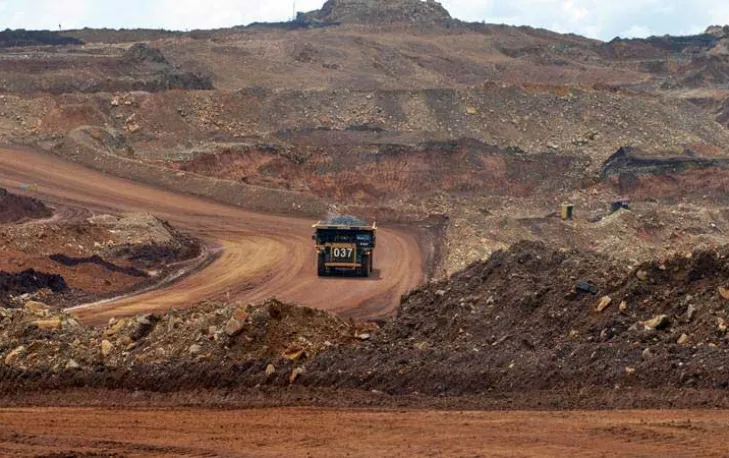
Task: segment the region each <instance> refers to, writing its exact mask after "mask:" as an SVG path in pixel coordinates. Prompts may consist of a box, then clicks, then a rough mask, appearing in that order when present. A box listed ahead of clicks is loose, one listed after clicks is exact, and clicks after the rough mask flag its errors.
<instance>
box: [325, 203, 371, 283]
mask: <svg viewBox="0 0 729 458" xmlns="http://www.w3.org/2000/svg"><path fill="white" fill-rule="evenodd" d="M313 227H314V235H313V237H312V238H313V239H314V240H315V241H316V253H317V262H316V265H317V273H318V274H319V276H320V277H323V276H326V275H331V274H333V273H335V272H340V273H353V274H357V275H360V276H362V277H369V275H370V273H372V267H373V265H374V264H373V263H374V257H373V255H374V249H375V238H376V237H375V231H376V230H377V225H376V224H372V225H369V224H367V223H365V222H364V221H361V220H359V219H357V218H353V217H351V216H339V217H335V218H329V219H327V220H324V221H319V222H318V223H316V224H314V226H313Z"/></svg>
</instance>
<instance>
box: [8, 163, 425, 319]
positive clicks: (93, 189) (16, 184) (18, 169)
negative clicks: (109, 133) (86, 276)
mask: <svg viewBox="0 0 729 458" xmlns="http://www.w3.org/2000/svg"><path fill="white" fill-rule="evenodd" d="M28 185H32V190H33V192H32V194H33V196H35V197H38V198H41V199H43V200H45V201H47V202H50V203H52V204H53V203H56V204H63V205H69V206H72V207H83V208H86V209H90V210H92V211H94V212H104V211H106V212H109V211H114V212H124V211H134V212H149V213H152V214H154V215H156V216H158V217H160V218H163V219H166V220H168V221H170V222H171V223H172V224H173V225H175V226H177V227H179V228H181V229H184V230H188V231H190V232H192V233H193V234H195V235H197V236H198V237H200V238H202V239H203V240H205V241H207V242H208V243H209V244H210V245H211V246H215V247H217V248H218V249H219V250H220V252H219V257H218V258H217V259H216V260H215V261H214V262H212V263H211V264H210V265H209V266H207V267H206V268H204V269H202V270H200V271H198V272H195V273H193V274H191V275H189V276H187V277H185V278H183V279H182V280H180V281H178V282H176V283H175V284H173V285H170V286H168V287H164V288H161V289H157V290H154V291H149V292H146V293H142V294H139V295H135V296H132V297H126V298H121V299H118V300H113V301H109V302H106V303H104V304H96V305H94V306H90V307H81V308H78V309H76V313H77V314H78V315H79V317H81V318H82V319H84V320H86V321H89V322H102V321H106V320H108V319H109V317H111V316H121V315H129V314H134V313H139V312H148V311H149V312H152V311H162V310H166V309H170V308H182V307H185V306H190V305H194V304H196V303H198V302H200V301H203V300H212V299H226V300H227V299H230V300H232V301H241V302H244V303H247V302H256V301H260V300H263V299H265V298H268V297H270V296H276V297H278V298H279V299H282V300H285V301H294V302H296V303H299V304H303V305H309V306H313V307H317V308H321V309H325V310H330V311H333V312H338V313H342V314H343V315H345V316H353V317H357V318H372V317H376V316H382V315H385V314H387V313H389V312H391V311H392V310H393V309H394V307H395V306H396V305H397V301H398V299H399V297H400V295H401V294H402V293H404V292H405V291H407V290H409V289H412V288H413V287H415V286H417V285H418V284H419V283H420V282H422V281H423V279H424V266H423V256H422V254H421V250H420V247H419V246H418V241H417V239H416V237H415V236H414V235H413V234H411V233H409V232H407V231H400V230H388V229H383V230H381V231H380V232H379V234H378V250H377V258H376V259H377V261H376V266H375V268H376V271H375V272H374V274H373V277H372V278H369V279H351V278H326V279H320V278H318V277H317V276H316V273H315V266H314V247H313V243H312V241H311V233H312V229H311V223H312V221H311V220H306V219H299V218H291V217H283V216H272V215H264V214H258V213H252V212H248V211H245V210H242V209H240V208H236V207H232V206H226V205H222V204H218V203H215V202H211V201H206V200H203V199H199V198H195V197H191V196H186V195H179V194H173V193H169V192H165V191H163V190H159V189H155V188H152V187H150V186H146V185H143V184H140V183H136V182H132V181H129V180H124V179H120V178H115V177H111V176H108V175H104V174H101V173H98V172H94V171H91V170H88V169H85V168H82V167H80V166H78V165H75V164H72V163H68V162H65V161H63V160H61V159H59V158H56V157H53V156H50V155H46V154H42V153H35V152H29V151H24V150H14V149H0V186H3V187H6V188H8V189H11V190H14V191H15V190H19V191H21V192H22V190H23V189H25V188H27V187H28Z"/></svg>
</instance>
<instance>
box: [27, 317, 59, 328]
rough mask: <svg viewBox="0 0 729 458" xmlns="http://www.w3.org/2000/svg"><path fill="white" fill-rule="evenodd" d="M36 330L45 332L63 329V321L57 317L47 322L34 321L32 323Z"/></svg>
mask: <svg viewBox="0 0 729 458" xmlns="http://www.w3.org/2000/svg"><path fill="white" fill-rule="evenodd" d="M32 324H33V325H34V326H36V327H37V328H38V329H43V330H46V331H54V330H58V329H62V328H63V321H62V320H61V318H59V317H55V318H51V319H48V320H36V321H34V322H33V323H32Z"/></svg>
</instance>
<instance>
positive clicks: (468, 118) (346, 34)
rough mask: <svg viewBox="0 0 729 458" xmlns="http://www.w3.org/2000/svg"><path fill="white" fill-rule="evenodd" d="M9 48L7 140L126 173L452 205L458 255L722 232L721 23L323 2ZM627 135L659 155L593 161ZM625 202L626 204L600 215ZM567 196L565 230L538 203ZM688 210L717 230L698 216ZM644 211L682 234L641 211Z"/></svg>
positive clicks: (372, 204) (0, 115) (5, 52)
mask: <svg viewBox="0 0 729 458" xmlns="http://www.w3.org/2000/svg"><path fill="white" fill-rule="evenodd" d="M0 44H1V46H0V48H2V49H1V50H0V59H2V62H3V65H2V67H0V92H2V93H3V95H2V96H0V142H2V143H16V144H26V145H33V146H40V147H41V148H44V149H48V150H51V151H54V152H56V153H58V154H62V155H66V156H69V157H73V158H74V159H75V160H77V161H81V162H84V161H85V162H86V163H88V165H91V166H92V167H95V168H101V169H103V170H112V169H113V171H114V173H115V174H120V175H122V176H127V177H131V178H135V179H139V177H140V176H143V175H144V176H147V175H146V174H140V172H139V170H140V169H139V167H140V166H147V165H149V166H155V167H156V166H162V167H164V168H167V169H170V173H171V174H172V175H171V176H173V175H174V174H175V173H178V174H179V173H182V174H186V173H188V174H194V175H195V176H200V177H202V178H201V180H203V181H200V183H202V182H204V179H210V180H223V181H225V182H228V183H236V184H240V185H245V186H254V187H258V188H263V189H264V190H265V189H270V190H276V191H280V190H283V191H286V192H289V191H291V192H297V193H303V194H306V195H310V196H312V198H316V199H322V200H324V201H325V202H326V203H327V204H328V205H330V206H331V207H332V208H337V209H338V210H340V211H345V210H347V211H350V212H354V213H358V214H361V215H363V216H372V217H377V218H380V219H383V218H384V219H385V220H391V221H413V220H426V219H428V218H429V217H431V216H433V215H438V216H439V217H442V216H447V217H448V218H449V221H450V223H449V224H448V227H446V228H444V230H445V232H446V235H447V239H446V241H445V246H446V247H447V248H448V249H447V254H446V259H445V263H444V266H443V267H444V268H445V269H447V270H449V271H453V270H454V269H456V268H458V267H462V266H464V265H466V264H467V263H468V262H470V261H473V260H476V259H479V258H482V257H484V256H488V254H489V253H491V252H492V251H493V250H495V249H498V248H502V247H504V246H508V245H510V244H512V243H514V242H516V241H518V240H520V239H522V238H527V239H534V240H542V241H549V242H551V243H553V244H556V245H560V246H562V245H579V246H585V247H590V246H591V245H592V244H594V242H596V241H597V240H599V241H600V242H601V243H603V244H604V246H605V249H606V250H610V251H611V253H613V254H614V255H615V256H627V255H628V254H627V253H624V252H623V250H619V249H616V248H615V246H614V245H615V244H618V243H619V242H618V241H617V239H616V240H615V241H614V243H612V242H606V239H605V235H606V234H613V233H614V232H611V231H619V232H620V233H621V234H623V235H622V236H623V237H629V238H631V240H634V241H635V243H636V244H637V245H638V248H639V249H637V250H634V253H650V252H653V250H658V253H662V254H665V255H669V254H671V253H673V252H674V250H676V249H679V248H677V247H681V248H680V249H684V248H683V247H690V246H692V244H694V243H699V242H701V243H709V242H708V241H707V240H709V241H711V242H710V243H714V237H713V231H715V230H718V231H720V232H721V231H725V230H727V231H729V225H727V221H726V220H725V217H724V214H723V213H722V212H721V211H720V210H721V209H720V207H718V206H717V205H718V204H717V203H718V202H722V201H723V200H725V199H724V197H723V195H724V194H723V193H724V191H725V189H726V188H727V181H726V178H727V177H726V166H725V164H726V162H725V160H726V159H727V152H729V90H728V89H727V83H728V82H729V28H727V27H717V26H714V27H710V28H709V29H707V31H706V33H704V34H700V35H696V36H687V37H668V36H666V37H653V38H649V39H645V40H637V39H634V40H622V39H615V40H613V41H611V42H599V41H596V40H591V39H587V38H583V37H579V36H575V35H561V34H557V33H553V32H550V31H547V30H541V29H533V28H529V27H511V26H504V25H491V24H470V23H464V22H462V21H458V20H454V19H453V18H452V17H451V16H450V14H449V13H448V12H447V11H446V10H445V9H444V8H443V7H442V6H441V5H440V4H438V3H436V2H433V1H428V2H420V1H416V0H398V1H395V2H384V1H380V0H331V1H328V2H326V3H325V4H324V5H323V7H322V8H321V9H320V10H318V11H313V12H308V13H301V14H300V15H299V16H298V17H297V20H296V21H294V22H291V23H282V24H253V25H251V26H248V27H234V28H230V29H221V30H209V31H200V30H198V31H192V32H189V33H182V32H168V31H153V30H121V31H114V30H91V29H83V30H77V31H69V32H63V33H62V34H51V33H50V32H47V33H36V34H34V33H32V32H23V33H22V34H21V33H11V32H8V33H5V34H4V35H0ZM80 145H83V148H81V147H80ZM623 147H626V148H635V149H636V150H639V151H640V154H641V155H642V156H644V157H648V158H651V160H654V161H658V162H659V163H661V164H662V165H659V166H656V167H649V168H645V167H640V166H636V167H633V165H631V164H635V161H633V162H629V163H628V165H627V166H625V167H623V168H621V169H620V172H619V173H614V174H608V175H606V174H605V173H604V168H605V165H606V161H608V159H610V158H611V157H612V156H613V155H614V153H615V152H616V151H618V150H620V149H621V148H623ZM95 155H96V156H100V157H101V156H103V158H104V161H100V160H98V158H95ZM675 158H684V159H685V158H689V159H691V160H693V159H696V158H698V159H700V160H703V161H704V162H701V161H699V162H700V163H701V164H708V166H706V167H703V166H702V167H700V168H699V169H697V168H696V167H694V162H691V161H688V162H687V161H686V160H683V159H682V160H681V161H679V162H678V164H679V166H675V163H674V162H672V161H673V160H674V159H675ZM115 160H118V161H122V162H119V163H118V165H111V164H113V161H115ZM124 161H126V162H124ZM661 161H663V162H661ZM132 163H134V164H135V165H134V166H132V165H131V164H132ZM132 170H134V171H132ZM707 182H710V183H712V186H709V187H707V188H706V191H705V192H703V193H702V191H701V188H702V184H703V183H707ZM170 186H172V185H170ZM173 187H174V186H173ZM204 187H205V189H208V188H209V186H208V185H204ZM192 192H195V193H199V192H198V191H196V190H192ZM205 192H207V191H205ZM618 198H630V199H632V200H633V206H632V211H633V212H634V213H633V214H634V216H635V218H634V220H633V219H631V220H630V221H620V222H616V223H615V224H616V225H614V226H610V227H611V229H599V228H598V227H596V226H595V224H597V223H596V221H598V220H600V221H601V220H602V219H603V218H604V217H605V216H607V215H608V213H609V207H610V201H611V200H613V199H618ZM568 200H569V201H573V202H575V203H576V204H577V205H578V207H579V213H578V215H581V216H580V217H578V220H577V222H576V223H574V224H571V223H564V222H560V221H559V220H558V219H556V218H554V217H553V216H550V215H553V214H554V212H555V211H556V210H557V209H558V206H559V204H560V203H562V202H564V201H568ZM679 203H681V204H685V206H686V207H685V210H684V211H685V216H682V217H681V219H679V218H678V217H677V216H676V214H675V213H672V212H671V211H670V206H673V205H676V204H679ZM701 211H709V212H714V213H715V214H716V215H717V216H715V217H711V220H712V224H714V225H716V227H718V229H715V228H714V227H713V226H709V227H700V228H692V229H689V226H692V225H694V223H693V222H691V221H704V220H705V219H706V216H705V215H703V214H700V212H701ZM655 212H658V213H659V214H661V218H665V221H662V222H661V223H662V224H665V225H666V226H667V227H672V228H675V230H676V231H679V232H680V233H681V234H683V235H682V236H681V239H680V240H681V243H676V242H675V238H676V236H675V234H673V233H671V232H670V231H663V230H661V231H654V230H653V229H651V228H650V227H646V225H645V223H644V222H643V221H646V220H648V219H650V217H649V215H653V214H654V213H655ZM712 214H713V213H712ZM601 224H604V223H601ZM595 234H602V235H600V236H599V237H600V238H599V239H596V235H595ZM647 234H650V235H647ZM608 240H612V239H608ZM671 240H674V242H671ZM621 253H622V254H621ZM641 256H642V255H641ZM641 256H638V257H641ZM641 259H642V258H641Z"/></svg>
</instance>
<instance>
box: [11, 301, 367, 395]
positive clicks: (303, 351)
mask: <svg viewBox="0 0 729 458" xmlns="http://www.w3.org/2000/svg"><path fill="white" fill-rule="evenodd" d="M360 332H361V330H358V328H356V327H353V326H351V325H349V324H348V323H346V322H344V321H342V320H341V319H340V318H337V317H336V316H334V315H331V314H329V313H326V312H322V311H318V310H314V309H310V308H303V307H296V306H293V305H290V304H285V303H282V302H279V301H277V300H269V301H267V302H265V303H263V304H261V305H258V306H252V305H251V306H238V305H224V304H219V303H209V304H203V305H201V306H199V307H197V308H195V309H192V310H186V311H170V312H168V313H166V314H164V315H161V316H160V315H142V316H136V317H129V318H119V319H112V320H111V321H110V322H109V324H108V325H107V326H106V327H103V328H93V327H89V326H85V325H81V324H79V322H78V321H76V320H75V319H74V318H73V317H72V316H71V315H69V314H68V313H65V312H59V311H56V310H53V309H52V308H50V307H48V306H47V305H45V304H42V303H39V302H28V303H27V304H26V305H25V307H24V308H22V309H17V310H13V309H0V366H2V365H3V364H4V365H5V366H6V367H11V368H13V369H15V370H21V371H27V372H35V373H42V374H46V375H49V376H50V375H52V374H61V375H63V373H64V372H67V371H68V370H69V369H72V370H73V371H81V372H86V373H93V372H112V371H122V372H124V373H129V374H131V373H132V372H133V371H134V370H135V368H136V367H141V366H144V367H146V368H147V370H150V369H149V368H153V369H154V370H155V371H157V373H169V372H170V371H172V370H174V367H177V366H180V365H198V368H201V367H203V366H204V365H205V364H212V365H215V366H216V367H225V366H229V365H231V364H243V363H248V362H250V361H265V363H266V365H264V367H265V372H268V373H271V372H275V371H276V367H279V368H283V367H287V368H288V369H287V370H288V371H289V372H290V371H292V370H293V368H294V367H301V366H303V365H304V363H305V362H306V361H308V360H309V359H311V358H312V357H314V356H315V355H316V354H318V353H320V352H322V351H324V350H326V349H329V348H334V347H337V346H339V345H343V344H348V343H352V342H355V341H358V340H360V338H359V337H358V335H359V334H360ZM269 364H270V365H271V367H268V365H269ZM303 370H304V369H301V370H299V373H303V372H302V371H303ZM263 372H264V370H261V373H263ZM61 375H59V376H61ZM66 375H67V374H66ZM297 377H298V375H297ZM0 385H2V377H0Z"/></svg>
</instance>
